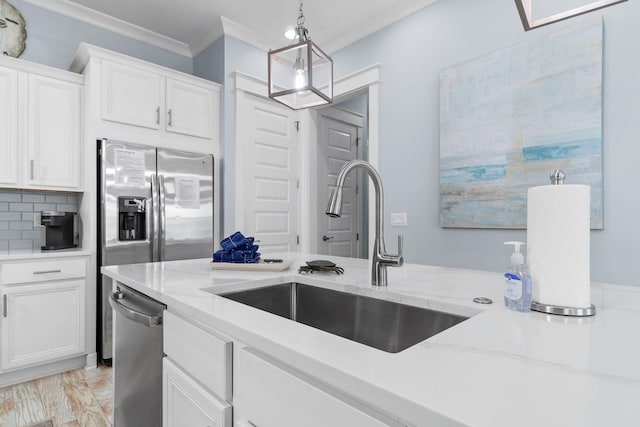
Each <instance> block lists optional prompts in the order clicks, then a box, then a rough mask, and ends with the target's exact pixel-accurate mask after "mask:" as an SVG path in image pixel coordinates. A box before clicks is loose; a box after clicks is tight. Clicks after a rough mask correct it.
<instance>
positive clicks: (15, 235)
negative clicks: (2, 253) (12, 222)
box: [0, 231, 20, 240]
mask: <svg viewBox="0 0 640 427" xmlns="http://www.w3.org/2000/svg"><path fill="white" fill-rule="evenodd" d="M17 239H20V232H19V231H0V240H17Z"/></svg>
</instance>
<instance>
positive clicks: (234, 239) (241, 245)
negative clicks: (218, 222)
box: [220, 231, 253, 251]
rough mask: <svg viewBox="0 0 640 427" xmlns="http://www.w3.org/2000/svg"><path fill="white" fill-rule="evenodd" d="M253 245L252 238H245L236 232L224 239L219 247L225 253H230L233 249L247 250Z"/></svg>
mask: <svg viewBox="0 0 640 427" xmlns="http://www.w3.org/2000/svg"><path fill="white" fill-rule="evenodd" d="M251 245H253V237H245V236H244V235H243V234H242V233H241V232H239V231H236V232H235V233H233V234H232V235H231V236H229V237H225V238H224V239H222V241H221V242H220V246H222V249H224V250H225V251H232V250H234V249H248V248H249V247H250V246H251Z"/></svg>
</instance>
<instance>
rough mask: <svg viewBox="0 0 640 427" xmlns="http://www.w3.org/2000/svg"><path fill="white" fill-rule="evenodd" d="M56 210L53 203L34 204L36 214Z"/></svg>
mask: <svg viewBox="0 0 640 427" xmlns="http://www.w3.org/2000/svg"><path fill="white" fill-rule="evenodd" d="M55 210H56V205H55V204H52V203H34V204H33V211H34V212H40V211H55Z"/></svg>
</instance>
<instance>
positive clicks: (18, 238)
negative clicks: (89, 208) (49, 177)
mask: <svg viewBox="0 0 640 427" xmlns="http://www.w3.org/2000/svg"><path fill="white" fill-rule="evenodd" d="M40 211H64V212H78V195H77V194H76V193H47V192H35V191H29V192H27V191H25V190H0V250H7V249H39V248H40V246H41V244H42V242H41V240H42V237H41V236H42V233H43V228H42V227H40V226H38V225H37V224H36V225H35V226H34V223H33V217H34V213H40Z"/></svg>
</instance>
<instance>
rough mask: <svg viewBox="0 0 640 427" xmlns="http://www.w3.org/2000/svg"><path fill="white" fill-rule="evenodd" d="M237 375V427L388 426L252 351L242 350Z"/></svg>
mask: <svg viewBox="0 0 640 427" xmlns="http://www.w3.org/2000/svg"><path fill="white" fill-rule="evenodd" d="M234 372H235V374H236V375H235V377H234V386H233V388H234V390H233V407H234V419H235V423H236V426H237V427H245V426H258V427H299V426H305V427H326V426H334V427H341V426H344V427H347V426H358V427H374V426H375V427H381V426H388V424H385V423H383V422H382V421H380V420H378V419H376V418H373V417H371V416H370V415H368V414H366V413H364V412H362V411H360V410H359V409H356V408H355V407H353V406H350V405H348V404H347V403H346V402H344V401H343V400H340V399H338V398H337V397H335V396H334V395H332V394H330V393H331V392H329V391H327V390H322V389H320V388H318V387H316V386H314V385H312V384H311V383H310V382H307V381H305V380H303V379H302V378H300V377H299V376H298V375H297V374H294V373H292V372H289V371H288V370H285V369H284V368H282V367H279V366H276V365H274V364H272V363H271V362H268V361H267V360H266V359H263V358H262V357H260V356H258V355H257V354H256V353H254V352H253V351H252V350H250V349H242V350H240V354H239V355H238V367H237V369H235V370H234Z"/></svg>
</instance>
